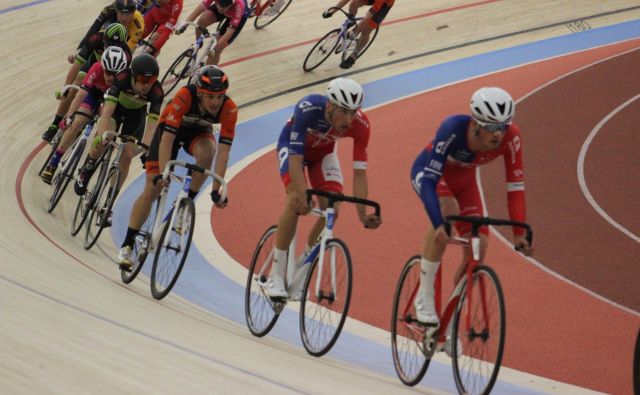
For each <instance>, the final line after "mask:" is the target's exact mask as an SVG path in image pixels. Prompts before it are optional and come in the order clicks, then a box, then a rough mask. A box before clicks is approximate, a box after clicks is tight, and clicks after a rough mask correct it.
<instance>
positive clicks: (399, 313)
mask: <svg viewBox="0 0 640 395" xmlns="http://www.w3.org/2000/svg"><path fill="white" fill-rule="evenodd" d="M419 284H420V255H415V256H413V257H411V258H410V259H409V261H407V263H406V264H405V265H404V268H403V269H402V273H401V274H400V278H399V279H398V285H397V286H396V293H395V296H394V297H393V311H392V313H391V354H392V356H393V365H394V366H395V368H396V373H397V374H398V378H400V381H402V382H403V383H404V384H405V385H408V386H414V385H416V384H418V383H419V382H420V380H422V378H423V377H424V374H425V373H426V372H427V368H428V367H429V362H430V361H431V357H429V358H427V355H433V354H432V353H431V354H429V353H428V352H426V351H425V349H424V347H425V346H424V337H425V332H424V327H422V326H421V325H419V324H418V321H417V319H416V314H415V308H414V306H413V299H414V293H415V291H416V289H417V288H418V285H419Z"/></svg>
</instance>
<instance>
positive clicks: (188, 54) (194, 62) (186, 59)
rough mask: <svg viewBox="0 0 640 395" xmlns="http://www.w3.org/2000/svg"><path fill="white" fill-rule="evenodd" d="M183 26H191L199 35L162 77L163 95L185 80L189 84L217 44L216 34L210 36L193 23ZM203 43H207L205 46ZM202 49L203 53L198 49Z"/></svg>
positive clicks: (186, 23) (207, 31)
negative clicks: (186, 79)
mask: <svg viewBox="0 0 640 395" xmlns="http://www.w3.org/2000/svg"><path fill="white" fill-rule="evenodd" d="M184 24H185V25H188V26H193V27H194V28H195V29H197V30H198V31H199V32H200V33H201V34H200V35H199V36H198V37H197V38H196V39H195V41H194V42H193V43H192V44H191V45H189V48H187V49H185V50H184V52H182V53H181V54H180V55H178V57H177V58H176V59H175V60H174V61H173V63H171V66H169V68H168V69H167V71H166V72H165V73H164V76H162V80H160V84H162V89H163V90H164V94H165V95H168V94H169V92H171V91H172V90H173V89H174V88H175V87H176V85H178V83H179V82H180V81H181V80H183V79H185V78H188V81H187V83H191V81H192V79H193V78H194V76H195V74H196V72H197V70H199V69H200V68H201V67H202V66H204V64H205V61H206V58H207V56H208V55H209V54H212V53H213V49H214V48H215V46H216V44H217V43H218V41H217V39H216V34H217V33H214V34H211V33H209V30H207V29H206V28H204V29H203V28H201V27H199V26H198V24H197V23H195V22H184ZM207 40H208V41H207ZM205 41H207V42H206V45H205ZM203 47H204V51H201V50H200V49H201V48H203Z"/></svg>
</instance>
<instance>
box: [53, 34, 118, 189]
mask: <svg viewBox="0 0 640 395" xmlns="http://www.w3.org/2000/svg"><path fill="white" fill-rule="evenodd" d="M128 63H129V54H128V53H127V51H125V50H123V49H122V48H120V47H115V46H113V47H107V49H105V51H104V52H103V53H102V57H101V59H100V61H99V62H96V63H94V64H93V66H91V67H90V68H89V70H88V71H87V74H86V75H85V77H84V79H83V81H82V86H81V88H82V89H80V92H79V93H78V94H77V95H76V96H75V98H74V99H73V102H72V103H71V107H70V108H69V111H68V112H67V115H66V116H65V117H64V118H63V120H62V121H61V123H60V128H63V129H64V128H66V130H65V131H64V134H63V135H62V139H61V140H60V144H58V147H57V148H56V151H55V153H54V154H53V156H52V157H51V160H50V161H49V163H48V164H47V166H46V167H45V168H44V170H43V171H42V174H40V176H41V177H42V180H43V181H44V182H45V183H47V184H51V179H52V178H53V174H54V173H55V171H56V169H57V168H58V163H60V158H62V155H64V153H65V151H66V150H67V149H69V147H70V146H71V144H73V142H74V140H75V139H76V138H77V137H78V135H79V134H80V132H81V131H82V129H83V128H84V127H85V125H86V124H87V123H88V122H89V118H91V117H92V116H93V114H95V113H96V111H98V109H99V108H100V105H101V104H102V102H103V101H104V94H105V93H106V92H107V90H108V89H109V87H111V85H113V82H114V81H115V78H116V75H117V74H118V73H119V72H121V71H123V70H125V69H126V68H127V66H128Z"/></svg>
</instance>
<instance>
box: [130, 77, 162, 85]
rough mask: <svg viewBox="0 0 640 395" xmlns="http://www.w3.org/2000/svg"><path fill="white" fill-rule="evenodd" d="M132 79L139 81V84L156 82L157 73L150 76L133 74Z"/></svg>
mask: <svg viewBox="0 0 640 395" xmlns="http://www.w3.org/2000/svg"><path fill="white" fill-rule="evenodd" d="M133 79H134V80H135V81H136V82H139V83H141V84H153V83H154V82H156V81H157V80H158V76H157V75H151V76H147V75H134V76H133Z"/></svg>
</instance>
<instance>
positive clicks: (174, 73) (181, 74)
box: [160, 48, 192, 96]
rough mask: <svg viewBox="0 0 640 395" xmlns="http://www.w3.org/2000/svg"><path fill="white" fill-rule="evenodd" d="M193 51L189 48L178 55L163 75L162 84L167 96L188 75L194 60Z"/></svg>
mask: <svg viewBox="0 0 640 395" xmlns="http://www.w3.org/2000/svg"><path fill="white" fill-rule="evenodd" d="M191 51H192V49H191V48H189V49H187V50H185V51H184V52H183V53H181V54H180V55H178V57H177V58H176V60H174V61H173V63H171V66H169V69H167V72H166V73H164V75H163V76H162V80H160V84H161V85H162V90H163V91H164V94H165V96H166V95H168V94H169V93H170V92H171V91H172V90H173V89H174V88H175V87H176V85H178V83H179V82H180V80H182V79H183V78H186V77H187V72H188V71H189V67H190V66H191V62H192V58H191Z"/></svg>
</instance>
